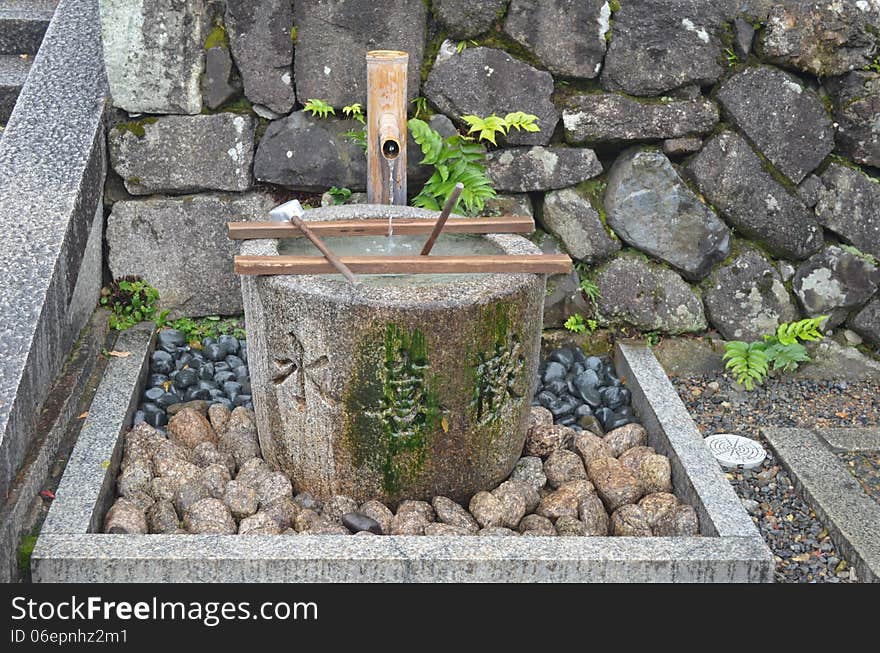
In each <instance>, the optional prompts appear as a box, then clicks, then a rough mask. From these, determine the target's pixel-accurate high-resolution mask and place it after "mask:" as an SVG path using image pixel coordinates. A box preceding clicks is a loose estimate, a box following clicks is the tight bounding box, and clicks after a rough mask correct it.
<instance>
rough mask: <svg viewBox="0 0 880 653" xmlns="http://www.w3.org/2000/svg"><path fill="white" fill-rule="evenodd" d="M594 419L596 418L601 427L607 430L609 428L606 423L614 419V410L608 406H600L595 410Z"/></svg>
mask: <svg viewBox="0 0 880 653" xmlns="http://www.w3.org/2000/svg"><path fill="white" fill-rule="evenodd" d="M596 419H598V420H599V423H600V424H601V425H602V427H603V428H604V429H605V430H606V431H608V430H609V428H608V425H609V424H610V423H611V421H612V420H613V419H614V411H613V410H611V409H610V408H607V407H605V406H603V407H602V408H600V409H599V410H597V411H596Z"/></svg>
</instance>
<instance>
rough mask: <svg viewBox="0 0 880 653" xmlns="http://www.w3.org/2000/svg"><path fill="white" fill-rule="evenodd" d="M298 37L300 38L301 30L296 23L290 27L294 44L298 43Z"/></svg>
mask: <svg viewBox="0 0 880 653" xmlns="http://www.w3.org/2000/svg"><path fill="white" fill-rule="evenodd" d="M297 38H299V30H298V29H297V27H296V25H294V26H293V27H291V28H290V40H291V42H292V43H293V44H294V45H296V40H297Z"/></svg>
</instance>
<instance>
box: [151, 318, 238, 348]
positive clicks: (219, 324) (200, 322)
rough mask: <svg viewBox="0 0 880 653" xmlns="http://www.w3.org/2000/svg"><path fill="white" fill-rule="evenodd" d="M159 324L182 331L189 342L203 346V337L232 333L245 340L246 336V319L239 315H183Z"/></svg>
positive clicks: (160, 326)
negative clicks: (194, 316) (198, 316)
mask: <svg viewBox="0 0 880 653" xmlns="http://www.w3.org/2000/svg"><path fill="white" fill-rule="evenodd" d="M157 326H158V327H159V328H165V327H168V328H171V329H177V330H178V331H182V332H183V333H184V335H186V340H187V342H189V343H190V344H191V345H193V344H199V346H201V345H200V343H201V340H202V339H203V338H217V337H218V336H222V335H231V336H234V337H236V338H238V339H239V340H244V339H245V337H246V334H245V331H244V321H243V320H242V318H238V317H228V318H221V317H220V316H219V315H209V316H208V317H201V318H191V317H181V318H178V319H176V320H172V321H166V320H162V321H161V322H158V323H157Z"/></svg>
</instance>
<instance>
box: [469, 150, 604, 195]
mask: <svg viewBox="0 0 880 653" xmlns="http://www.w3.org/2000/svg"><path fill="white" fill-rule="evenodd" d="M486 174H487V175H488V177H489V179H490V180H491V182H492V185H493V187H494V188H495V189H496V190H500V191H509V192H513V193H527V192H531V191H538V190H554V189H557V188H567V187H569V186H574V185H575V184H579V183H580V182H582V181H586V180H587V179H591V178H592V177H595V176H596V175H599V174H602V164H601V163H599V159H598V158H597V157H596V153H595V152H593V150H590V149H587V148H585V147H542V146H540V145H538V146H535V147H509V148H502V149H498V150H494V151H492V152H489V153H488V154H487V155H486Z"/></svg>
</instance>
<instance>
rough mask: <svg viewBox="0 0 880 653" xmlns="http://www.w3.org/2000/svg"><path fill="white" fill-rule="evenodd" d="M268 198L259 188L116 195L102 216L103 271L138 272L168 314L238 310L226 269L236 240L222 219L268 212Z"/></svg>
mask: <svg viewBox="0 0 880 653" xmlns="http://www.w3.org/2000/svg"><path fill="white" fill-rule="evenodd" d="M274 204H276V202H274V201H273V200H272V198H271V197H269V196H268V195H264V194H261V193H246V194H243V195H221V194H214V193H205V194H201V195H190V196H185V197H173V198H171V197H167V198H166V197H154V198H150V199H145V200H131V201H121V202H116V203H115V204H114V205H113V212H112V213H111V214H110V217H109V218H108V219H107V245H108V247H109V262H110V271H111V273H112V274H113V276H114V277H120V276H124V275H128V274H137V275H140V276H141V277H143V278H144V279H145V280H147V281H148V282H149V283H150V284H151V285H152V286H153V287H155V288H156V289H157V290H158V291H159V306H160V308H162V309H166V308H167V309H169V310H170V311H171V315H172V316H180V315H218V314H219V315H237V314H239V313H241V310H242V303H241V291H240V285H239V280H238V277H237V276H236V275H235V273H234V272H233V270H232V258H233V256H234V255H235V253H236V249H237V248H236V244H235V242H234V241H232V240H230V239H229V237H228V234H227V229H226V223H227V222H240V221H242V220H268V215H267V214H268V211H269V209H270V208H272V207H273V206H274Z"/></svg>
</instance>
